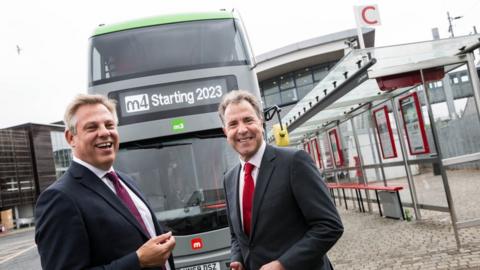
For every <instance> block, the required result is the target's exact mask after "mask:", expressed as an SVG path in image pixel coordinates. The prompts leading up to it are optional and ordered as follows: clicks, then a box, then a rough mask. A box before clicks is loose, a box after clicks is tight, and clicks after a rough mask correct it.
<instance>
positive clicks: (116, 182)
mask: <svg viewBox="0 0 480 270" xmlns="http://www.w3.org/2000/svg"><path fill="white" fill-rule="evenodd" d="M105 176H106V177H107V178H108V179H109V180H110V181H112V183H113V186H114V187H115V192H116V193H117V196H118V197H119V198H120V200H122V202H123V203H124V204H125V206H127V207H128V209H130V212H131V213H132V214H133V216H135V218H136V219H137V221H138V223H139V224H140V227H142V229H143V231H144V232H145V233H146V234H147V235H150V234H149V233H148V230H147V226H145V223H144V222H143V219H142V217H141V216H140V213H139V212H138V209H137V207H136V206H135V204H134V203H133V200H132V198H131V197H130V195H128V191H127V190H126V189H125V188H124V187H123V186H122V184H120V179H119V178H118V176H117V174H116V173H115V172H114V171H111V172H108V173H107V174H105Z"/></svg>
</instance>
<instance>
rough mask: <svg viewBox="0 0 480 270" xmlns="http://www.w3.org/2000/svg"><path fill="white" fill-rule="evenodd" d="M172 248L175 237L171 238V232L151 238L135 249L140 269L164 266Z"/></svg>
mask: <svg viewBox="0 0 480 270" xmlns="http://www.w3.org/2000/svg"><path fill="white" fill-rule="evenodd" d="M174 247H175V237H173V236H172V233H171V232H168V233H164V234H162V235H159V236H156V237H154V238H151V239H150V240H148V241H147V242H145V244H143V245H142V246H141V247H140V248H139V249H137V256H138V260H139V261H140V267H141V268H145V267H154V266H163V265H165V264H166V263H167V260H168V258H169V257H170V254H171V253H172V250H173V248H174Z"/></svg>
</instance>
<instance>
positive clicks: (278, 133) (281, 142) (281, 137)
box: [272, 124, 290, 146]
mask: <svg viewBox="0 0 480 270" xmlns="http://www.w3.org/2000/svg"><path fill="white" fill-rule="evenodd" d="M272 133H273V135H274V137H275V144H276V145H277V146H288V144H289V143H290V139H289V137H288V130H287V129H286V128H285V126H284V128H283V129H281V128H280V124H274V125H273V126H272Z"/></svg>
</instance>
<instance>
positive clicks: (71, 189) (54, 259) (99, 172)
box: [35, 94, 175, 270]
mask: <svg viewBox="0 0 480 270" xmlns="http://www.w3.org/2000/svg"><path fill="white" fill-rule="evenodd" d="M65 125H66V130H65V138H66V140H67V142H68V144H70V146H71V148H72V152H73V162H72V164H71V165H70V167H69V168H68V170H67V172H66V173H65V174H64V175H63V176H62V177H61V178H60V179H58V180H57V181H56V182H55V183H54V184H52V185H51V186H50V187H49V188H48V189H46V190H45V191H44V192H43V193H42V194H41V195H40V197H39V198H38V201H37V205H36V208H35V219H36V227H35V241H36V243H37V246H38V251H39V254H40V259H41V264H42V268H43V269H48V270H59V269H65V270H66V269H68V270H75V269H115V270H127V269H128V270H132V269H144V268H148V269H162V270H165V269H170V270H173V269H175V267H174V264H173V258H172V256H171V252H172V250H173V248H174V246H175V239H174V237H173V236H172V235H171V233H170V232H168V233H167V232H165V231H164V229H163V228H162V226H160V224H158V222H157V220H156V218H155V215H154V213H153V212H152V209H151V208H150V206H149V204H148V203H147V201H146V200H145V199H144V197H143V195H142V194H141V193H140V191H139V190H138V188H137V187H136V185H135V183H134V181H133V180H132V179H131V178H130V177H128V176H127V175H124V174H122V173H120V172H118V171H115V170H114V169H113V167H112V164H113V162H114V161H115V156H116V153H117V151H118V146H119V136H118V132H117V116H116V111H115V103H114V102H113V101H112V100H109V99H107V98H106V97H104V96H100V95H83V94H82V95H79V96H77V97H76V98H75V99H74V100H73V101H72V102H71V103H70V105H69V106H68V107H67V110H66V112H65Z"/></svg>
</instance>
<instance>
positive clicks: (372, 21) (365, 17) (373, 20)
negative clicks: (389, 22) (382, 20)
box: [362, 6, 378, 24]
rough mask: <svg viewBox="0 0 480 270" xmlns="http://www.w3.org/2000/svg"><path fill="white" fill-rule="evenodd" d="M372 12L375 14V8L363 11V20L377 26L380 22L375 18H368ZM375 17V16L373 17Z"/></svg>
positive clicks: (370, 7) (366, 8)
mask: <svg viewBox="0 0 480 270" xmlns="http://www.w3.org/2000/svg"><path fill="white" fill-rule="evenodd" d="M370 10H372V11H373V12H375V10H376V9H375V7H374V6H366V7H364V8H363V9H362V20H363V21H364V22H366V23H368V24H376V23H378V21H377V20H376V19H374V18H372V19H370V18H368V16H367V12H368V11H370ZM372 17H373V16H372Z"/></svg>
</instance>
